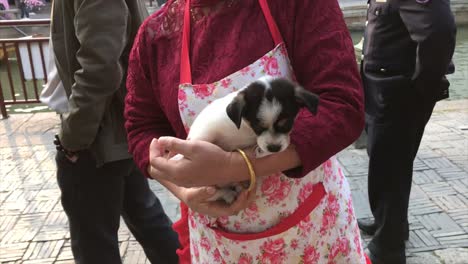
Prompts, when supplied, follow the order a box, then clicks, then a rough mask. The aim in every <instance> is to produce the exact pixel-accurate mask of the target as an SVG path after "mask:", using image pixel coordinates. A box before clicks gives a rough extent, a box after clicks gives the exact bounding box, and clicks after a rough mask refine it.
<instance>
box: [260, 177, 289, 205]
mask: <svg viewBox="0 0 468 264" xmlns="http://www.w3.org/2000/svg"><path fill="white" fill-rule="evenodd" d="M261 191H262V194H263V195H264V196H266V197H268V198H267V201H268V203H270V204H277V203H279V202H280V201H281V200H284V198H286V197H287V196H288V194H289V192H290V191H291V185H290V184H289V182H288V181H285V180H281V178H280V177H279V175H277V174H275V175H272V176H269V177H268V178H267V179H265V180H264V181H263V183H262V188H261Z"/></svg>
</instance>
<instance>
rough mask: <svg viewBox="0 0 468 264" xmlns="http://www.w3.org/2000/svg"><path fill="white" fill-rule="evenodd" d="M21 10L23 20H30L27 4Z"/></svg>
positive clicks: (21, 6)
mask: <svg viewBox="0 0 468 264" xmlns="http://www.w3.org/2000/svg"><path fill="white" fill-rule="evenodd" d="M20 10H21V18H24V17H28V18H29V11H28V7H27V6H26V5H25V4H22V5H20Z"/></svg>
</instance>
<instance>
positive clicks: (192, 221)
mask: <svg viewBox="0 0 468 264" xmlns="http://www.w3.org/2000/svg"><path fill="white" fill-rule="evenodd" d="M189 223H190V227H191V228H192V229H195V228H196V227H197V224H196V223H195V218H193V216H189Z"/></svg>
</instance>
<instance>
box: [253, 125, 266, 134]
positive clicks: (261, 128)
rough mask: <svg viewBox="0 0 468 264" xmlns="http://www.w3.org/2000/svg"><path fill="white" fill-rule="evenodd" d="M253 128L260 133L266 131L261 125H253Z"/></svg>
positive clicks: (256, 132)
mask: <svg viewBox="0 0 468 264" xmlns="http://www.w3.org/2000/svg"><path fill="white" fill-rule="evenodd" d="M252 129H253V130H254V132H255V134H257V135H260V134H262V133H263V132H265V130H266V128H264V127H261V126H253V127H252Z"/></svg>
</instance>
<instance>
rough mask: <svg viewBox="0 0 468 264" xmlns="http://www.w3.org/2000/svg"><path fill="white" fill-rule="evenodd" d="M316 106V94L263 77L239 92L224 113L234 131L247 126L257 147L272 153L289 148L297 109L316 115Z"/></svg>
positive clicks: (287, 81) (286, 82)
mask: <svg viewBox="0 0 468 264" xmlns="http://www.w3.org/2000/svg"><path fill="white" fill-rule="evenodd" d="M318 103H319V98H318V96H317V95H316V94H314V93H311V92H309V91H307V90H305V89H304V88H302V87H300V86H298V85H296V84H294V83H293V82H291V81H289V80H287V79H283V78H275V79H274V78H272V77H264V78H261V79H259V80H257V81H255V82H253V83H251V84H250V85H248V86H247V87H246V88H245V89H244V90H242V91H241V92H239V94H238V95H237V96H236V97H235V98H234V99H233V100H232V102H231V103H230V104H229V105H228V106H227V108H226V112H227V115H228V116H229V118H230V119H231V120H232V121H233V122H234V124H236V126H237V128H240V125H241V122H242V121H244V122H246V124H247V125H249V126H250V127H251V128H252V130H253V131H254V132H255V134H256V135H257V145H258V147H259V148H260V149H261V150H262V151H264V152H267V153H271V152H279V151H283V150H285V149H286V148H287V147H288V145H289V134H290V132H291V130H292V127H293V124H294V120H295V118H296V116H297V113H298V112H299V109H300V108H302V107H306V108H307V109H308V110H309V111H310V112H311V113H313V114H316V113H317V106H318Z"/></svg>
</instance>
